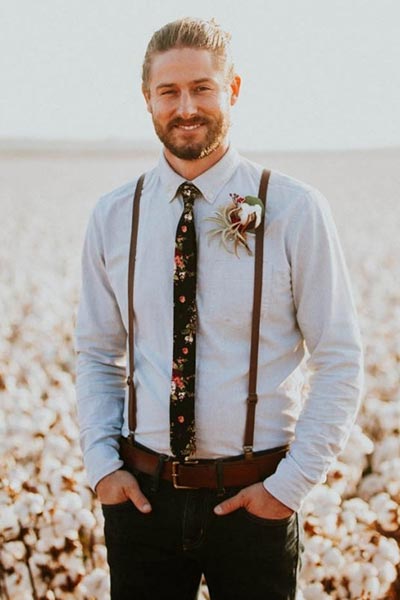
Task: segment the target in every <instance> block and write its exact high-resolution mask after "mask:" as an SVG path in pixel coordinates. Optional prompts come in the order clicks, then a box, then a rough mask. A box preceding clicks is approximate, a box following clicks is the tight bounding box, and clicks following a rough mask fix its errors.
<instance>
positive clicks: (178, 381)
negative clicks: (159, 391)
mask: <svg viewBox="0 0 400 600" xmlns="http://www.w3.org/2000/svg"><path fill="white" fill-rule="evenodd" d="M172 379H173V381H174V383H175V385H176V387H178V388H179V389H180V390H182V389H184V388H185V384H184V382H183V379H182V377H180V376H179V375H173V376H172Z"/></svg>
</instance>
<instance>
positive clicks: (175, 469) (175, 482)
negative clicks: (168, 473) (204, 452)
mask: <svg viewBox="0 0 400 600" xmlns="http://www.w3.org/2000/svg"><path fill="white" fill-rule="evenodd" d="M198 462H199V461H198V460H185V463H184V464H192V465H196V464H197V463H198ZM180 464H182V463H180V462H179V460H174V461H173V462H172V484H173V486H174V488H175V489H176V490H198V489H199V488H197V487H193V486H192V485H179V483H178V478H179V465H180Z"/></svg>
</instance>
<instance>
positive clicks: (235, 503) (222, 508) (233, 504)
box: [214, 492, 243, 515]
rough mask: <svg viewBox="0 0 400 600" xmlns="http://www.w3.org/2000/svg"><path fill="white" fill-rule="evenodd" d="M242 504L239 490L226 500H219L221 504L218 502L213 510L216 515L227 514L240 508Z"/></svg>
mask: <svg viewBox="0 0 400 600" xmlns="http://www.w3.org/2000/svg"><path fill="white" fill-rule="evenodd" d="M242 505H243V501H242V497H241V494H240V492H239V494H236V496H232V498H228V500H224V502H221V504H218V505H217V506H216V507H215V508H214V512H215V514H217V515H228V514H229V513H231V512H233V511H234V510H237V509H238V508H240V507H241V506H242Z"/></svg>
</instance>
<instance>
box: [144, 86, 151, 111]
mask: <svg viewBox="0 0 400 600" xmlns="http://www.w3.org/2000/svg"><path fill="white" fill-rule="evenodd" d="M142 94H143V97H144V101H145V102H146V106H147V110H148V112H149V113H151V104H150V90H149V89H148V88H145V87H144V86H143V85H142Z"/></svg>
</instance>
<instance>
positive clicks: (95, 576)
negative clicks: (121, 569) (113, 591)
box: [79, 568, 109, 598]
mask: <svg viewBox="0 0 400 600" xmlns="http://www.w3.org/2000/svg"><path fill="white" fill-rule="evenodd" d="M79 588H80V591H81V592H82V593H83V594H84V595H85V596H86V597H88V598H105V597H107V596H108V594H109V576H108V573H107V572H106V571H104V570H103V569H98V568H96V569H93V571H92V572H91V573H89V574H88V575H86V576H85V577H84V578H83V579H82V581H81V583H80V584H79Z"/></svg>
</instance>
